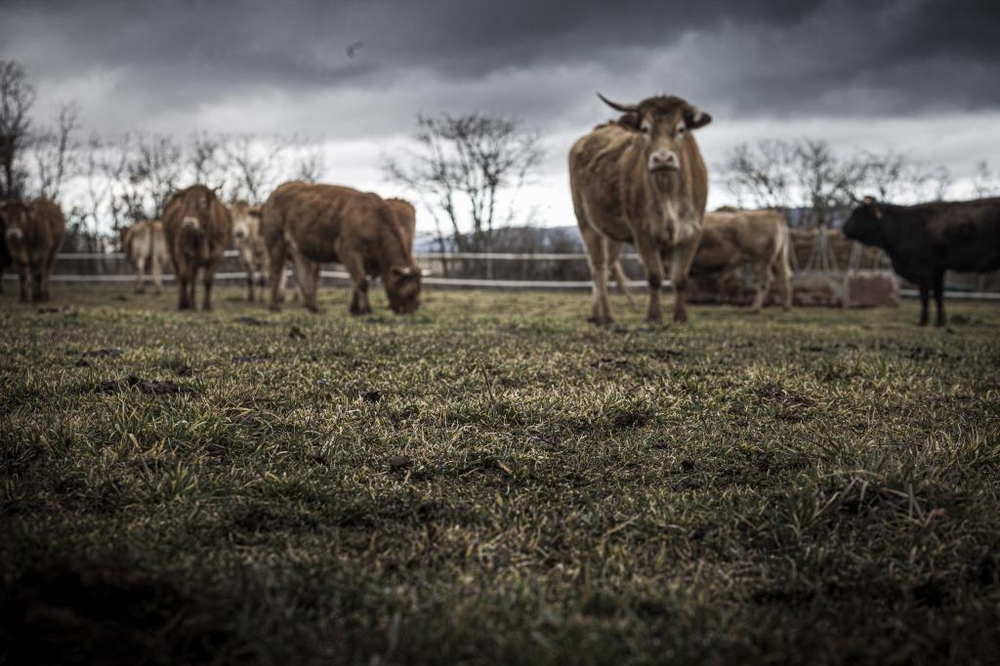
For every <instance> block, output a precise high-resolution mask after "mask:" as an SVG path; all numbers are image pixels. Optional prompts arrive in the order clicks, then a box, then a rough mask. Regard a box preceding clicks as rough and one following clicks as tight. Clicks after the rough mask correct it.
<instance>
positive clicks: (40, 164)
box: [31, 103, 80, 201]
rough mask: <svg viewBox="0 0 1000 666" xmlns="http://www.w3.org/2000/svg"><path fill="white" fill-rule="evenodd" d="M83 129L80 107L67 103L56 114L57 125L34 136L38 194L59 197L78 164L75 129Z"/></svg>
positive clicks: (53, 198) (56, 199) (33, 146)
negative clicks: (74, 137)
mask: <svg viewBox="0 0 1000 666" xmlns="http://www.w3.org/2000/svg"><path fill="white" fill-rule="evenodd" d="M78 129H80V107H79V105H78V104H76V103H69V104H63V105H62V106H60V107H59V112H58V114H57V115H56V127H55V128H54V129H45V130H42V131H41V132H39V133H37V134H36V135H35V136H34V137H32V141H31V155H32V158H33V162H34V167H35V174H34V175H35V178H36V179H37V187H36V189H37V193H38V196H41V197H45V198H47V199H52V200H53V201H59V198H60V196H59V195H60V192H61V190H62V185H63V181H64V180H65V178H66V176H67V175H68V174H69V173H70V172H71V171H72V170H73V169H74V168H75V166H76V165H75V160H76V153H77V150H76V148H77V146H76V145H75V144H74V143H73V133H74V132H76V130H78Z"/></svg>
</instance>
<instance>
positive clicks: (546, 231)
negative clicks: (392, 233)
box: [413, 225, 583, 254]
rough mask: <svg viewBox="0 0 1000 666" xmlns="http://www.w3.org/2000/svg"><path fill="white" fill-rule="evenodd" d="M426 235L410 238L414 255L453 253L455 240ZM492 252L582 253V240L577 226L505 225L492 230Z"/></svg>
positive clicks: (455, 247)
mask: <svg viewBox="0 0 1000 666" xmlns="http://www.w3.org/2000/svg"><path fill="white" fill-rule="evenodd" d="M443 246H444V247H443V248H442V242H441V241H440V240H439V239H438V238H436V237H435V236H431V235H428V234H418V235H417V237H416V238H415V239H414V241H413V250H414V252H416V253H417V254H423V253H427V252H441V251H442V250H443V251H444V252H456V251H457V246H456V244H455V241H454V239H452V238H450V237H449V238H445V239H444V242H443ZM490 250H491V251H492V252H511V253H528V252H544V253H552V254H578V253H580V252H583V241H582V240H581V238H580V231H579V230H578V229H577V228H576V226H575V225H574V226H563V227H504V228H503V229H497V230H496V231H494V232H493V244H492V247H491V248H490Z"/></svg>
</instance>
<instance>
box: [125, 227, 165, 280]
mask: <svg viewBox="0 0 1000 666" xmlns="http://www.w3.org/2000/svg"><path fill="white" fill-rule="evenodd" d="M122 252H124V253H125V258H126V259H128V260H129V263H131V264H132V266H133V267H135V293H137V294H141V293H143V292H145V291H146V282H145V277H146V276H145V270H146V264H147V263H149V265H150V271H151V273H152V275H153V285H154V287H155V288H156V295H157V296H159V295H160V294H162V293H163V265H164V264H165V263H166V262H168V261H169V260H170V252H169V251H168V249H167V237H166V236H165V235H164V233H163V222H161V221H160V220H141V221H139V222H136V223H135V224H133V225H132V226H130V227H128V228H127V229H125V230H124V231H123V232H122Z"/></svg>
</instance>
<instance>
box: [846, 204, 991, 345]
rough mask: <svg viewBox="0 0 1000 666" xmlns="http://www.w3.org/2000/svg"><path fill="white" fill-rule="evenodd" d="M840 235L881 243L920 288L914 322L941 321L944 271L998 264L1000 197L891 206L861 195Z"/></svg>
mask: <svg viewBox="0 0 1000 666" xmlns="http://www.w3.org/2000/svg"><path fill="white" fill-rule="evenodd" d="M843 232H844V235H845V236H847V237H848V238H851V239H854V240H856V241H859V242H861V243H864V244H865V245H873V246H875V247H879V248H882V249H883V250H885V252H886V254H888V255H889V259H891V260H892V268H893V270H895V271H896V273H898V274H899V275H900V276H902V277H903V278H905V279H907V280H909V281H910V282H913V283H914V284H916V285H917V288H918V289H919V290H920V325H921V326H926V325H927V323H928V320H929V318H930V316H929V312H928V305H929V301H930V296H931V293H933V294H934V300H935V302H936V303H937V325H938V326H944V323H945V315H944V272H945V271H946V270H953V271H960V272H968V273H986V272H989V271H994V270H997V269H998V268H1000V198H994V199H976V200H973V201H951V202H946V201H935V202H931V203H922V204H917V205H914V206H894V205H891V204H886V203H879V202H877V201H875V200H874V199H872V198H871V197H865V199H864V200H863V201H862V204H861V205H860V206H858V207H857V208H855V209H854V211H853V212H852V213H851V216H850V217H849V218H848V220H847V222H845V223H844V228H843Z"/></svg>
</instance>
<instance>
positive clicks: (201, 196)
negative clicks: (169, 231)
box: [181, 188, 214, 231]
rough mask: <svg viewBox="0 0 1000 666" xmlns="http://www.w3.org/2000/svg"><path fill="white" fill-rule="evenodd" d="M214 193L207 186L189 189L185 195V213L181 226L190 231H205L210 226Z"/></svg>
mask: <svg viewBox="0 0 1000 666" xmlns="http://www.w3.org/2000/svg"><path fill="white" fill-rule="evenodd" d="M213 198H214V195H212V194H211V191H210V190H208V189H207V188H198V189H197V190H195V191H189V192H188V193H187V195H186V196H185V197H184V215H183V217H182V218H181V228H182V229H185V230H188V231H204V230H206V228H207V226H208V219H209V215H210V214H211V206H212V199H213Z"/></svg>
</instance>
